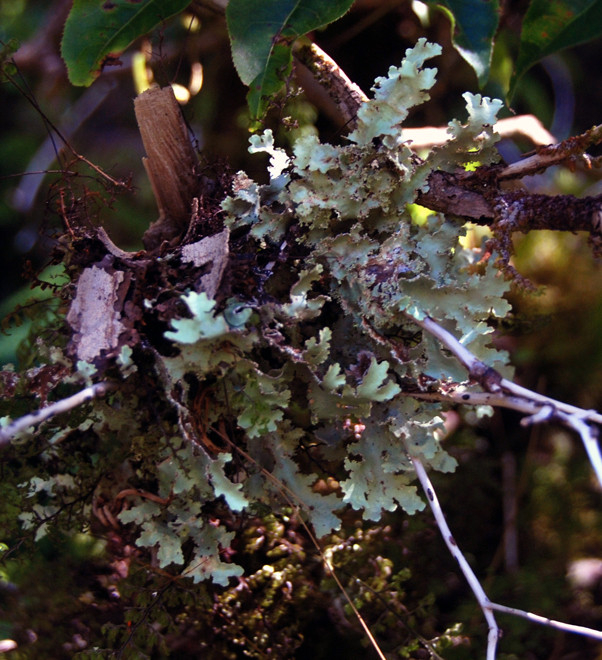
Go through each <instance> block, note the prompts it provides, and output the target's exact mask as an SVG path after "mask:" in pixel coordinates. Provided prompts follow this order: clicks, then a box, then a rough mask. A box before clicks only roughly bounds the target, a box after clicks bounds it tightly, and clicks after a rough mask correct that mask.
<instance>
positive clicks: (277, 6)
mask: <svg viewBox="0 0 602 660" xmlns="http://www.w3.org/2000/svg"><path fill="white" fill-rule="evenodd" d="M352 4H353V0H331V1H330V2H322V1H321V0H261V1H258V0H230V2H229V3H228V7H227V9H226V18H227V20H228V30H229V32H230V39H231V42H232V59H233V60H234V66H235V67H236V70H237V71H238V75H239V76H240V79H241V80H242V81H243V83H245V85H248V86H249V88H250V90H249V97H248V103H249V110H250V112H251V117H252V118H253V119H259V118H261V117H262V116H263V114H264V113H265V110H266V108H267V103H268V99H269V98H270V97H271V96H273V95H274V94H275V93H276V92H277V91H278V90H279V89H280V88H281V87H282V84H283V81H284V80H285V78H286V76H287V75H288V74H289V73H290V67H291V61H292V59H291V58H292V52H291V44H292V42H293V41H294V40H295V39H296V38H297V37H300V36H302V35H304V34H307V33H308V32H310V31H311V30H316V29H318V28H320V27H323V26H325V25H328V24H329V23H332V22H333V21H335V20H336V19H337V18H340V17H341V16H342V15H343V14H344V13H345V12H346V11H347V10H348V9H349V8H350V7H351V5H352Z"/></svg>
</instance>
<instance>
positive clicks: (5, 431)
mask: <svg viewBox="0 0 602 660" xmlns="http://www.w3.org/2000/svg"><path fill="white" fill-rule="evenodd" d="M114 387H115V386H114V385H113V384H112V383H108V382H106V381H104V382H101V383H96V384H94V385H90V387H86V388H85V389H83V390H81V391H80V392H77V394H73V395H72V396H69V397H67V398H66V399H61V400H60V401H57V402H56V403H51V404H50V405H49V406H46V407H45V408H40V409H39V410H36V411H35V412H32V413H29V414H28V415H23V417H19V418H18V419H15V420H14V421H12V422H11V423H10V424H8V426H5V427H4V428H2V429H0V448H1V447H5V446H6V445H8V444H9V443H10V441H11V440H12V438H14V437H15V436H16V435H17V433H20V432H21V431H25V430H27V429H29V428H31V427H34V426H37V425H38V424H41V423H42V422H45V421H46V420H48V419H50V418H52V417H54V416H55V415H59V414H60V413H64V412H67V411H69V410H73V408H77V407H78V406H81V405H83V404H84V403H87V402H88V401H91V400H92V399H95V398H96V397H100V396H104V395H105V394H106V393H107V392H108V391H109V390H112V389H114Z"/></svg>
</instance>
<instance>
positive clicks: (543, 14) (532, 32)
mask: <svg viewBox="0 0 602 660" xmlns="http://www.w3.org/2000/svg"><path fill="white" fill-rule="evenodd" d="M601 34H602V0H532V2H531V4H530V6H529V9H528V10H527V13H526V15H525V18H524V20H523V28H522V33H521V42H520V50H519V53H518V59H517V62H516V68H515V71H514V75H513V77H512V81H511V82H510V91H509V92H508V95H509V97H512V95H513V94H514V92H515V90H516V85H517V83H518V81H519V80H520V79H521V77H522V76H523V74H524V73H526V71H527V70H528V69H530V68H531V67H532V66H533V65H534V64H536V63H537V62H539V60H541V59H542V58H544V57H545V56H546V55H551V54H552V53H556V52H558V51H559V50H562V49H563V48H570V47H571V46H576V45H577V44H581V43H584V42H586V41H590V40H591V39H594V38H596V37H599V36H600V35H601Z"/></svg>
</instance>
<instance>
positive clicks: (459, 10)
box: [434, 0, 500, 87]
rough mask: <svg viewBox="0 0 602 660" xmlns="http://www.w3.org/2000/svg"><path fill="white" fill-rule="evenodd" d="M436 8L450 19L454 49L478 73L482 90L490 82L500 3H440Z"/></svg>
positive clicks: (479, 0) (482, 0)
mask: <svg viewBox="0 0 602 660" xmlns="http://www.w3.org/2000/svg"><path fill="white" fill-rule="evenodd" d="M434 4H437V5H438V6H439V7H440V8H441V9H443V10H444V11H445V13H446V14H447V15H448V16H449V19H450V21H451V28H452V40H453V43H454V46H455V48H456V50H457V51H458V52H459V53H460V55H462V57H463V58H464V59H465V60H466V61H467V62H468V63H469V64H470V66H471V67H472V68H473V69H474V72H475V73H476V74H477V78H478V79H479V85H480V86H481V87H482V86H483V85H484V84H485V83H486V82H487V79H488V78H489V68H490V65H491V55H492V53H493V44H494V42H493V38H494V36H495V33H496V30H497V27H498V23H499V18H500V16H499V12H500V3H499V0H438V1H437V2H436V3H434Z"/></svg>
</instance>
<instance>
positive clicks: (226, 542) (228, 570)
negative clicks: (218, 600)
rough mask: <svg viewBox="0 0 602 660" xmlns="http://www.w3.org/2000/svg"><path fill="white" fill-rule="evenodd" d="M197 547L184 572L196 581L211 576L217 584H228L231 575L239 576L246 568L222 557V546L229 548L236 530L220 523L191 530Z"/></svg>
mask: <svg viewBox="0 0 602 660" xmlns="http://www.w3.org/2000/svg"><path fill="white" fill-rule="evenodd" d="M191 536H192V537H193V539H194V541H195V543H196V547H195V550H194V557H193V558H192V560H191V561H190V563H189V564H188V566H187V567H186V570H185V571H184V572H183V575H184V576H185V577H191V578H192V579H193V581H194V582H200V581H201V580H207V579H208V578H211V579H212V580H213V582H215V584H220V585H222V586H224V587H225V586H226V585H227V584H228V580H229V579H230V578H231V577H237V576H239V575H242V574H243V573H244V570H243V569H242V568H241V567H240V566H238V565H237V564H227V563H226V562H223V561H222V560H221V559H220V547H221V548H229V547H230V544H231V543H232V540H233V539H234V532H227V531H226V530H225V529H224V527H222V526H221V525H218V526H216V527H214V526H213V525H204V526H199V527H196V528H194V529H192V530H191Z"/></svg>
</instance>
